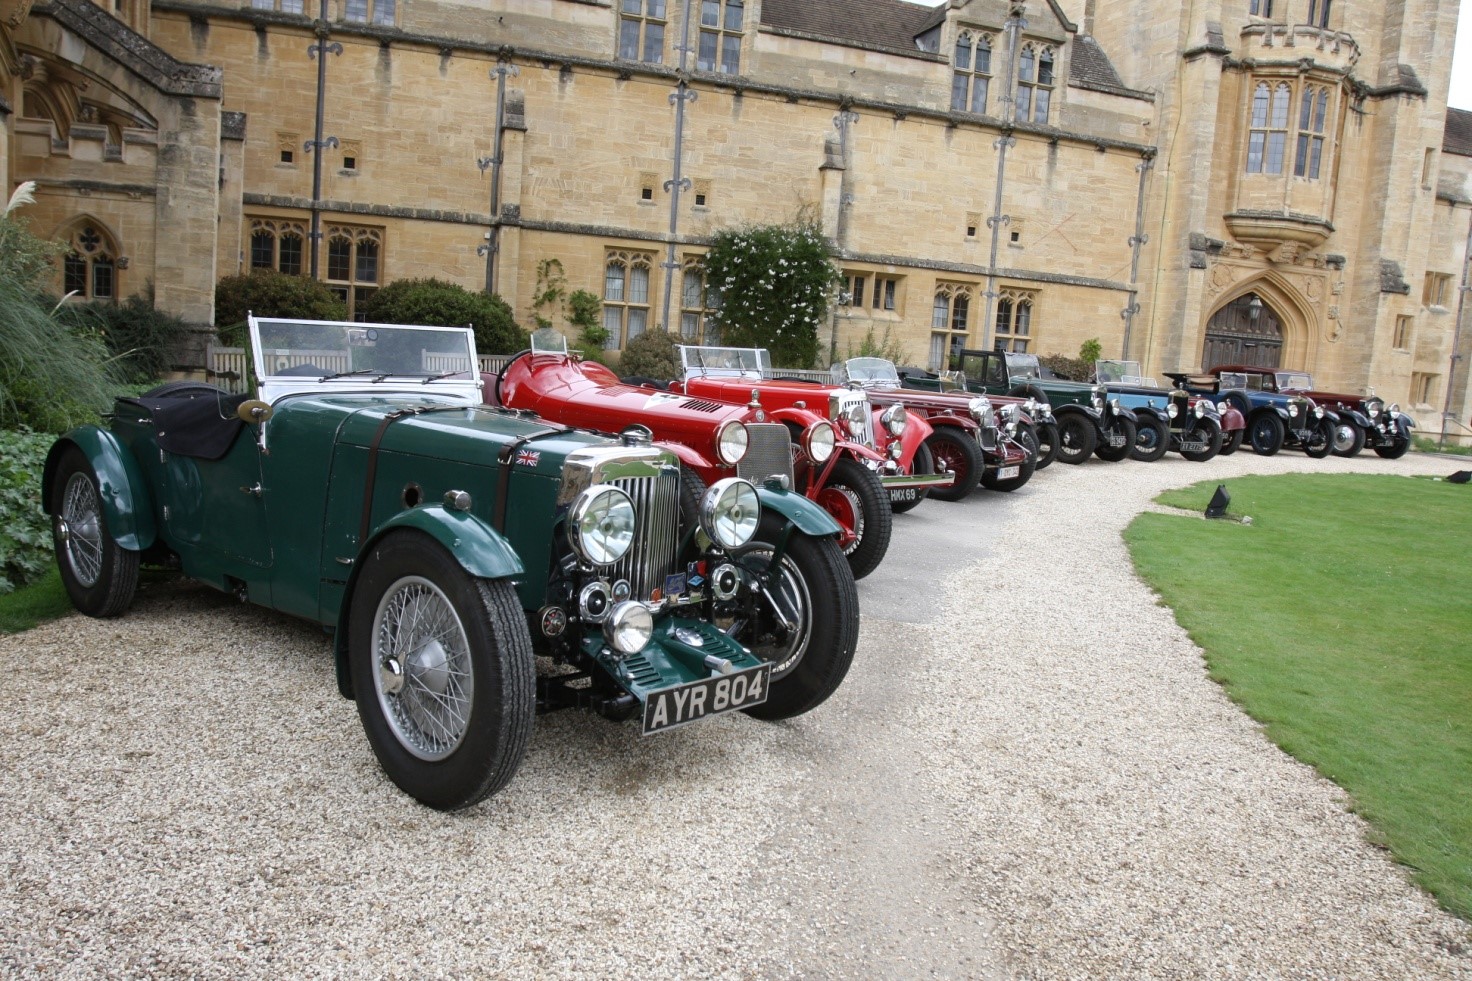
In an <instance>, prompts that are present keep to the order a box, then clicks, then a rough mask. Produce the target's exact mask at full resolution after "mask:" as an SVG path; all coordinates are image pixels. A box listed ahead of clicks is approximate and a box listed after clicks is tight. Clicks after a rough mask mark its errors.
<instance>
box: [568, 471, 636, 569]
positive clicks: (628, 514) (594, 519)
mask: <svg viewBox="0 0 1472 981" xmlns="http://www.w3.org/2000/svg"><path fill="white" fill-rule="evenodd" d="M567 538H568V541H569V542H570V543H571V545H572V548H573V551H574V552H576V553H577V554H578V557H579V558H581V559H583V560H584V561H586V562H591V563H592V564H593V565H612V564H613V563H615V562H617V561H618V560H619V559H621V558H623V556H624V553H625V552H627V551H628V550H629V546H630V545H632V544H634V502H633V501H631V500H629V495H627V494H625V493H624V492H623V491H621V490H619V489H618V488H617V487H614V486H612V485H610V484H599V485H597V486H596V487H589V488H588V489H587V490H585V491H583V492H582V493H581V494H579V495H578V497H577V500H575V501H573V504H572V510H571V511H570V512H569V513H568V519H567Z"/></svg>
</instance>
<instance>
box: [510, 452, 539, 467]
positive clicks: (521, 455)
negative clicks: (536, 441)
mask: <svg viewBox="0 0 1472 981" xmlns="http://www.w3.org/2000/svg"><path fill="white" fill-rule="evenodd" d="M541 459H542V451H541V450H517V451H516V465H517V466H518V467H535V466H536V465H537V461H539V460H541Z"/></svg>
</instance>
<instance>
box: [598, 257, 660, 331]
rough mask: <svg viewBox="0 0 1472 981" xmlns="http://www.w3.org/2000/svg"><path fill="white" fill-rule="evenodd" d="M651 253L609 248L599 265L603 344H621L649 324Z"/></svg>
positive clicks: (652, 262)
mask: <svg viewBox="0 0 1472 981" xmlns="http://www.w3.org/2000/svg"><path fill="white" fill-rule="evenodd" d="M653 267H654V256H652V255H650V254H649V253H647V252H610V253H609V254H608V261H607V262H606V263H605V264H604V266H603V326H604V328H605V329H607V331H608V340H607V341H606V342H604V346H605V347H606V348H608V350H610V351H616V350H618V349H619V348H622V347H623V346H624V345H625V344H627V343H628V342H629V341H631V340H633V339H634V338H636V337H638V336H639V335H640V334H642V333H644V331H645V330H646V329H647V328H648V327H649V270H650V269H652V268H653Z"/></svg>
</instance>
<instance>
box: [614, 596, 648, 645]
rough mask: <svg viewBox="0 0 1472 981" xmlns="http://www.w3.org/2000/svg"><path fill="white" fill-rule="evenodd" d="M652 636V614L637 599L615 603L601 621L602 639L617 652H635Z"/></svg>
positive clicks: (646, 643)
mask: <svg viewBox="0 0 1472 981" xmlns="http://www.w3.org/2000/svg"><path fill="white" fill-rule="evenodd" d="M653 637H654V614H653V613H651V612H650V611H649V607H647V606H645V605H644V604H643V603H640V602H639V601H638V600H624V601H623V602H621V603H615V604H614V605H613V609H612V610H610V611H609V613H608V619H607V620H605V621H603V639H604V640H605V641H607V642H608V646H609V647H611V648H613V649H614V650H615V651H617V652H618V653H619V654H624V655H628V654H637V653H639V652H640V651H642V650H643V649H644V648H646V647H648V646H649V641H650V640H651V639H653Z"/></svg>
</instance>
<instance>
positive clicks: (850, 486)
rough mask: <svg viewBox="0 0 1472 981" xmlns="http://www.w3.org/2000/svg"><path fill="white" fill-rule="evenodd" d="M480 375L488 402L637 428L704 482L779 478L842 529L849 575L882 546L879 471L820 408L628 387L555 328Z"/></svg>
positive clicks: (884, 523)
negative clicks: (862, 461) (579, 353)
mask: <svg viewBox="0 0 1472 981" xmlns="http://www.w3.org/2000/svg"><path fill="white" fill-rule="evenodd" d="M482 378H483V382H484V385H483V393H484V398H485V400H486V402H487V403H488V404H491V405H503V406H506V407H508V408H514V409H525V410H528V411H530V412H534V413H536V414H537V415H539V416H541V417H543V418H545V419H550V420H552V421H554V422H560V423H563V424H564V425H570V426H576V427H580V428H586V429H595V430H598V431H600V432H609V433H618V432H623V431H625V430H627V429H628V428H629V427H630V426H642V427H644V429H646V430H648V432H649V434H650V435H651V436H652V438H653V439H654V440H655V441H656V442H657V443H658V444H659V445H661V446H663V447H664V448H666V449H668V450H670V451H671V452H673V453H675V454H676V455H677V456H679V458H680V461H681V463H682V464H684V468H685V472H686V473H687V474H691V475H694V476H695V477H698V478H699V479H700V481H702V482H703V483H705V484H707V485H709V484H712V483H714V482H715V481H717V480H719V479H721V478H723V477H729V476H742V477H746V478H747V479H749V480H752V481H753V482H756V483H758V484H760V483H763V482H765V481H766V480H767V479H768V478H770V477H773V476H776V477H778V478H779V479H780V480H783V481H785V482H786V483H787V485H788V486H790V487H792V488H794V489H795V490H797V491H799V492H800V493H802V494H804V495H805V496H806V497H808V498H810V499H812V500H813V501H815V502H817V503H818V504H819V505H821V506H822V507H823V508H824V509H825V510H826V511H828V513H830V514H832V515H833V517H834V518H835V519H836V520H837V521H838V523H839V524H840V525H841V526H842V528H843V534H842V536H841V538H840V540H839V544H840V545H841V546H842V548H843V550H844V553H845V555H846V556H847V558H848V562H849V567H850V568H851V569H852V571H853V574H854V577H855V578H860V577H862V576H865V575H867V574H868V573H870V572H872V571H873V570H874V568H875V567H876V566H878V564H879V562H880V560H881V559H883V558H884V554H885V552H886V551H888V549H889V538H890V531H891V528H890V522H891V512H890V508H889V503H888V501H887V500H885V495H884V487H883V485H882V484H881V482H880V478H879V476H878V475H877V473H875V472H874V471H873V470H871V469H870V468H868V467H865V466H860V465H858V464H857V463H855V460H856V459H857V458H858V457H859V455H860V453H867V452H868V451H866V450H864V448H863V447H857V446H855V445H854V444H852V443H851V442H849V441H847V440H845V439H844V438H843V437H842V436H840V435H838V434H837V433H836V432H835V429H834V426H833V424H832V423H830V422H829V421H828V420H827V419H826V418H825V417H824V416H823V415H822V414H821V413H820V412H818V411H814V410H808V409H805V408H799V407H785V408H777V407H774V408H768V407H767V406H765V405H764V404H763V403H762V401H761V400H759V399H758V398H757V397H756V396H755V394H754V393H753V391H752V386H750V385H747V386H746V387H745V388H744V389H742V394H741V397H740V400H739V401H737V400H721V399H712V398H703V397H689V396H687V395H685V394H683V393H681V392H678V391H666V390H663V389H659V388H655V387H652V386H641V385H633V384H628V383H625V382H623V381H620V380H619V378H618V376H617V375H615V374H614V373H613V372H612V371H610V370H609V369H608V368H606V367H605V366H603V365H601V364H598V363H596V362H592V361H583V360H582V359H580V358H577V357H574V356H570V355H569V354H568V353H567V347H566V341H565V340H564V339H563V338H562V336H561V335H560V334H557V333H556V332H555V331H550V332H544V331H538V332H536V333H535V334H534V335H533V337H532V348H531V349H530V350H528V351H523V352H521V353H520V354H518V355H516V356H515V357H513V358H512V359H511V360H510V361H509V362H508V363H507V364H506V366H505V368H503V369H502V370H501V372H500V373H499V374H492V373H487V374H485V375H483V376H482ZM687 479H688V478H687ZM697 497H698V496H697Z"/></svg>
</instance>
